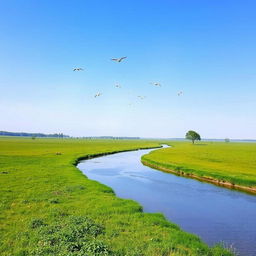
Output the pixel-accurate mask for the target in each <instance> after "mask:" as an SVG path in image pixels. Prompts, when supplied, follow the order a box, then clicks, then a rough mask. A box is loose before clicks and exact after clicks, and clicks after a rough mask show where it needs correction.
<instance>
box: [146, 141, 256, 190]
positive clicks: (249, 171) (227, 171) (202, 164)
mask: <svg viewBox="0 0 256 256" xmlns="http://www.w3.org/2000/svg"><path fill="white" fill-rule="evenodd" d="M168 144H169V145H171V146H172V147H170V148H165V149H161V150H159V151H154V152H151V153H149V154H147V155H145V156H143V157H142V161H144V162H145V163H149V164H154V165H156V166H159V167H164V168H167V169H170V170H176V171H182V172H185V173H191V174H195V175H197V176H199V177H212V178H215V179H217V180H225V181H227V182H230V183H232V184H238V185H242V186H248V187H252V188H256V143H235V142H231V143H224V142H199V143H197V144H195V145H192V144H191V143H190V142H179V141H173V142H168Z"/></svg>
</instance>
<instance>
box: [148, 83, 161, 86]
mask: <svg viewBox="0 0 256 256" xmlns="http://www.w3.org/2000/svg"><path fill="white" fill-rule="evenodd" d="M150 84H152V85H154V86H159V87H160V86H161V84H160V83H158V82H154V83H150Z"/></svg>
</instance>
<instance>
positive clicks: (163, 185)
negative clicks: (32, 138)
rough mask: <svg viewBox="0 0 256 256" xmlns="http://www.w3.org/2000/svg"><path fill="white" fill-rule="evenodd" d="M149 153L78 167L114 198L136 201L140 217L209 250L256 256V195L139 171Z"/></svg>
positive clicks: (88, 162)
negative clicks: (167, 225)
mask: <svg viewBox="0 0 256 256" xmlns="http://www.w3.org/2000/svg"><path fill="white" fill-rule="evenodd" d="M150 151H151V150H140V151H132V152H125V153H118V154H114V155H108V156H104V157H98V158H94V159H90V160H85V161H82V162H81V163H80V164H79V165H78V168H79V169H80V170H81V171H82V172H83V173H84V174H85V175H86V176H87V177H88V178H89V179H92V180H97V181H99V182H101V183H103V184H106V185H108V186H110V187H111V188H113V189H114V191H115V193H116V195H117V196H119V197H122V198H129V199H133V200H136V201H137V202H139V203H140V204H141V205H142V206H143V209H144V211H145V212H161V213H163V214H164V215H165V216H166V218H168V219H169V220H170V221H172V222H174V223H176V224H178V225H179V226H180V227H181V228H182V229H183V230H185V231H188V232H190V233H194V234H196V235H198V236H200V237H201V238H202V239H203V240H204V241H205V242H206V243H208V244H209V245H213V244H215V243H218V242H224V243H225V244H227V245H232V246H233V247H235V248H236V250H237V251H238V252H239V255H243V256H255V255H256V196H253V195H249V194H245V193H241V192H238V191H234V190H229V189H225V188H221V187H217V186H214V185H211V184H208V183H203V182H200V181H197V180H193V179H187V178H184V177H179V176H175V175H172V174H169V173H164V172H161V171H157V170H154V169H152V168H150V167H147V166H144V165H142V164H141V162H140V158H141V156H142V155H144V154H147V153H148V152H150Z"/></svg>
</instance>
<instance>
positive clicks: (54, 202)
mask: <svg viewBox="0 0 256 256" xmlns="http://www.w3.org/2000/svg"><path fill="white" fill-rule="evenodd" d="M50 203H51V204H59V203H60V200H59V199H58V198H53V199H50Z"/></svg>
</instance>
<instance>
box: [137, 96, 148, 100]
mask: <svg viewBox="0 0 256 256" xmlns="http://www.w3.org/2000/svg"><path fill="white" fill-rule="evenodd" d="M138 98H140V99H141V100H144V99H145V98H146V97H145V96H140V95H139V96H138Z"/></svg>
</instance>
